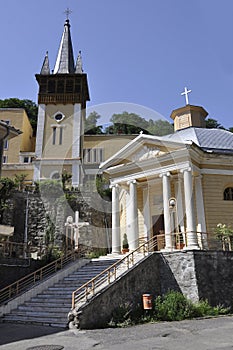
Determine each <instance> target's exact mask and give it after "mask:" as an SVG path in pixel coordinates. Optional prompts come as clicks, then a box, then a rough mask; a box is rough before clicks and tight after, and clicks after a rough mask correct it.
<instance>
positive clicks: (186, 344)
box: [0, 317, 233, 350]
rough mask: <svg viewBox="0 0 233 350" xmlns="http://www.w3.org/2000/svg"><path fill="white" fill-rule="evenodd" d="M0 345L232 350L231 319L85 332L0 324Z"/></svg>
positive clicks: (8, 349)
mask: <svg viewBox="0 0 233 350" xmlns="http://www.w3.org/2000/svg"><path fill="white" fill-rule="evenodd" d="M0 344H1V345H0V349H1V350H4V349H6V350H14V349H16V350H26V349H28V348H30V347H34V346H39V345H40V346H42V345H60V346H63V347H64V350H74V349H75V350H89V349H97V350H98V349H101V350H103V349H106V350H119V349H123V350H124V349H127V350H149V349H150V350H152V349H158V350H161V349H162V350H184V349H185V350H233V317H219V318H211V319H201V320H191V321H182V322H169V323H166V322H163V323H155V324H146V325H140V326H136V327H129V328H123V329H119V328H115V329H98V330H88V331H78V330H62V331H61V330H55V329H52V328H50V327H39V326H25V325H14V324H0ZM40 349H41V350H43V347H41V348H40Z"/></svg>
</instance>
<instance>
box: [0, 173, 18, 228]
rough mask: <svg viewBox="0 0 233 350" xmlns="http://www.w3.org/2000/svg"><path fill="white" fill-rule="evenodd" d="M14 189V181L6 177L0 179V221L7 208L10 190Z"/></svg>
mask: <svg viewBox="0 0 233 350" xmlns="http://www.w3.org/2000/svg"><path fill="white" fill-rule="evenodd" d="M14 189H15V183H14V181H13V180H11V179H9V178H8V177H2V178H1V179H0V222H1V223H2V218H3V213H4V210H5V209H7V208H8V205H7V199H8V198H10V196H11V193H12V191H13V190H14Z"/></svg>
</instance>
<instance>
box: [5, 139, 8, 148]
mask: <svg viewBox="0 0 233 350" xmlns="http://www.w3.org/2000/svg"><path fill="white" fill-rule="evenodd" d="M8 146H9V143H8V140H5V141H4V149H8Z"/></svg>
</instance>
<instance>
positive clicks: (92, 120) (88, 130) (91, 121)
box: [85, 111, 103, 135]
mask: <svg viewBox="0 0 233 350" xmlns="http://www.w3.org/2000/svg"><path fill="white" fill-rule="evenodd" d="M100 118H101V116H100V115H99V114H98V113H97V112H96V111H93V112H91V113H90V114H89V116H88V117H87V118H86V120H85V134H88V135H96V134H103V132H102V126H101V125H98V126H97V122H98V120H99V119H100Z"/></svg>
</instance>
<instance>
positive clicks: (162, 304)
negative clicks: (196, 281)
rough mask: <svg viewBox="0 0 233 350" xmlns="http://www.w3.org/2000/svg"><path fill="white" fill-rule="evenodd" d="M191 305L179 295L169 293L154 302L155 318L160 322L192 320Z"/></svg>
mask: <svg viewBox="0 0 233 350" xmlns="http://www.w3.org/2000/svg"><path fill="white" fill-rule="evenodd" d="M193 313H194V308H193V304H192V303H191V302H190V301H189V300H188V299H187V298H186V297H185V296H184V295H183V294H181V293H179V292H175V291H170V292H168V293H167V294H165V296H164V297H161V296H158V297H157V298H156V300H155V315H156V316H155V317H156V319H157V320H160V321H180V320H183V319H185V318H192V317H193Z"/></svg>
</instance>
